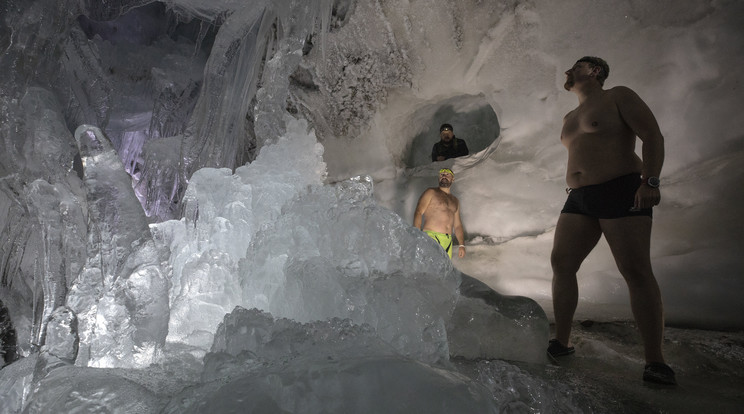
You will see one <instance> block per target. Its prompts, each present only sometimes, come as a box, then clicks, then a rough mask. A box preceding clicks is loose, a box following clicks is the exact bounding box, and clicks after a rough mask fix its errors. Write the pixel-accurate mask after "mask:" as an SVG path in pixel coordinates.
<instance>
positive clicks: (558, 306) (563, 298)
mask: <svg viewBox="0 0 744 414" xmlns="http://www.w3.org/2000/svg"><path fill="white" fill-rule="evenodd" d="M601 236H602V230H601V228H600V226H599V221H598V220H597V219H594V218H591V217H588V216H583V215H580V214H567V213H562V214H561V215H560V217H559V218H558V224H557V225H556V227H555V237H554V239H553V252H552V253H551V255H550V264H551V266H552V267H553V312H554V314H555V338H556V339H557V340H558V341H560V343H561V344H563V345H565V346H569V338H570V336H571V324H572V323H573V316H574V312H575V311H576V305H577V303H578V300H579V288H578V283H577V281H576V272H577V271H578V270H579V267H580V266H581V263H582V262H583V261H584V259H586V256H587V255H589V252H591V251H592V249H593V248H594V246H596V245H597V242H598V241H599V238H600V237H601Z"/></svg>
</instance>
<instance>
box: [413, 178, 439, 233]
mask: <svg viewBox="0 0 744 414" xmlns="http://www.w3.org/2000/svg"><path fill="white" fill-rule="evenodd" d="M433 194H434V192H433V191H432V190H431V188H430V189H428V190H426V191H424V193H423V194H421V197H419V201H418V205H416V212H415V213H414V214H413V227H416V228H417V229H419V230H421V224H422V222H423V220H422V219H423V216H424V212H425V211H426V209H427V208H428V207H429V203H431V197H432V195H433Z"/></svg>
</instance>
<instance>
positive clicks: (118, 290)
mask: <svg viewBox="0 0 744 414" xmlns="http://www.w3.org/2000/svg"><path fill="white" fill-rule="evenodd" d="M52 3H54V4H52ZM143 6H144V7H143ZM741 7H742V6H741V4H738V3H736V2H732V1H723V2H716V1H704V2H672V1H667V0H664V1H661V2H658V3H655V4H644V5H640V4H636V3H627V4H622V5H621V4H612V5H610V4H609V3H608V4H603V3H596V2H591V1H589V0H574V1H571V2H560V3H557V2H549V1H544V0H538V1H529V2H527V1H521V0H513V1H505V2H498V4H497V3H494V2H482V1H478V0H466V1H462V2H449V1H444V2H434V3H432V2H428V1H424V0H411V1H406V2H360V1H354V0H336V1H331V0H316V1H296V0H286V1H285V0H280V1H272V2H268V1H255V2H250V3H249V4H246V2H242V1H237V0H219V1H204V0H167V1H162V2H161V1H150V0H117V1H108V2H78V1H73V0H67V1H59V2H52V1H51V0H34V1H28V2H22V1H17V0H8V1H6V2H4V3H3V5H2V6H0V10H2V16H0V50H2V55H0V69H2V70H3V73H4V74H6V76H4V77H3V78H2V79H0V86H1V88H0V138H1V139H0V146H1V147H2V150H0V234H1V235H2V237H1V238H0V269H2V275H1V276H2V279H1V283H0V305H1V306H2V307H3V312H0V329H1V330H2V331H0V333H5V334H7V333H9V332H11V331H12V332H13V333H14V334H13V335H3V336H0V340H2V341H3V343H2V344H1V345H2V346H3V347H4V348H5V349H12V353H16V355H11V354H8V353H6V357H8V358H9V361H8V362H10V360H12V359H14V358H15V357H16V356H19V357H21V358H20V360H18V361H15V362H13V363H11V364H10V365H7V366H5V367H3V368H2V369H0V390H2V391H1V392H0V406H1V407H3V409H4V410H5V409H7V410H9V411H10V412H22V411H24V410H25V411H26V412H45V411H50V410H59V409H60V407H62V409H68V410H70V411H72V410H90V411H94V410H110V411H117V410H122V411H131V410H135V411H144V412H162V411H166V412H183V411H200V410H204V409H208V408H211V409H216V408H224V409H234V408H245V403H243V404H241V403H242V401H241V399H244V398H249V399H250V401H249V403H248V404H253V407H255V408H256V409H257V410H260V409H265V410H270V411H280V410H284V411H293V412H301V411H302V410H307V411H308V412H310V411H312V410H316V411H317V410H322V409H327V410H329V411H333V410H342V411H348V410H349V407H353V408H354V409H353V410H354V411H364V410H365V409H366V410H374V409H375V408H378V409H384V410H388V409H389V410H395V408H396V407H400V406H401V403H404V404H408V406H417V407H419V408H421V409H426V408H428V407H431V405H436V404H437V403H438V402H442V404H445V406H446V404H450V403H451V404H458V405H459V406H460V407H461V408H462V407H468V409H471V410H475V411H485V412H489V411H499V410H544V411H580V410H581V409H582V408H583V407H584V402H582V401H580V400H581V399H582V398H583V397H584V396H583V395H582V396H580V397H581V398H578V399H577V398H576V396H577V394H576V392H574V391H571V390H570V389H569V388H567V387H565V386H560V385H558V384H556V383H554V382H550V383H547V382H544V381H542V380H540V379H539V378H536V376H535V375H533V374H528V373H526V372H525V371H523V370H521V369H520V368H518V367H517V365H515V364H519V363H520V362H515V361H522V362H521V363H524V361H531V362H530V363H532V364H537V366H541V364H543V362H544V361H541V359H542V358H544V355H542V352H543V349H542V346H543V345H544V342H545V339H546V338H547V335H548V325H547V324H548V319H546V316H547V317H548V318H549V317H550V315H549V313H548V314H547V315H545V314H544V313H543V312H542V311H541V308H540V307H539V306H537V305H536V304H535V302H534V301H532V300H531V299H527V298H526V297H529V298H532V299H538V300H540V301H541V302H540V303H541V304H544V303H546V301H549V297H550V294H549V289H550V287H549V284H550V278H549V274H550V269H548V268H547V267H548V266H547V256H548V253H549V245H550V243H549V242H550V239H551V238H552V226H553V225H554V222H555V215H556V212H557V211H558V209H559V205H560V203H561V202H562V197H563V193H562V191H563V188H562V187H563V183H562V174H563V165H564V163H565V158H564V157H565V154H564V153H563V151H562V149H561V148H560V145H559V144H558V143H557V137H556V136H555V134H556V131H558V130H559V129H560V119H561V116H562V114H563V113H565V111H567V110H569V109H570V108H571V107H572V106H571V105H573V104H574V103H573V102H568V98H567V97H565V96H564V95H562V94H561V92H560V84H559V80H558V79H560V77H561V76H560V75H561V73H562V70H563V69H565V68H564V67H563V66H564V65H566V63H567V62H569V61H570V62H572V61H573V59H575V57H576V56H574V55H584V54H587V53H595V54H598V55H601V56H604V57H606V58H607V59H608V60H609V61H610V62H611V64H612V65H613V73H614V75H613V77H612V78H611V79H610V81H611V82H617V83H619V84H628V85H629V86H632V87H633V88H634V89H637V90H638V91H639V92H640V93H642V95H643V96H644V98H647V102H648V103H649V105H650V106H651V107H652V108H654V112H655V113H656V114H657V116H658V118H659V121H660V124H661V125H662V128H663V129H664V134H665V136H667V137H668V139H669V143H670V145H669V151H668V154H669V156H668V160H667V163H666V167H665V175H666V177H665V180H666V181H665V188H666V190H665V200H664V203H663V204H662V206H660V208H659V214H658V215H657V218H656V219H655V232H654V246H656V247H655V249H656V250H655V251H653V252H652V253H653V254H654V257H653V259H654V260H655V264H657V263H658V265H659V267H658V272H657V273H658V274H659V279H660V284H661V285H662V289H663V291H664V292H665V297H664V300H665V303H666V304H667V315H668V320H671V321H675V322H676V323H683V324H684V323H688V324H693V325H695V326H703V327H722V328H730V327H732V326H739V327H740V326H742V325H741V324H742V322H741V318H740V316H739V315H741V311H742V308H741V301H739V300H738V296H737V292H739V291H740V289H739V288H740V287H741V286H740V285H741V278H740V277H739V275H740V274H741V269H742V268H744V263H743V262H742V258H741V255H740V254H739V252H738V250H737V244H736V243H735V241H737V240H738V239H737V237H738V234H739V233H740V231H739V230H740V229H741V215H740V214H739V210H740V209H741V206H742V204H743V201H742V198H741V195H740V194H739V193H737V192H732V191H730V189H731V188H736V186H737V185H738V183H739V182H740V181H741V180H742V175H741V171H740V169H737V168H735V166H736V165H739V164H740V162H739V161H740V160H741V158H742V149H741V134H740V131H741V128H740V126H741V123H742V119H743V118H741V117H738V116H736V111H737V108H741V106H742V105H741V95H740V94H737V93H736V91H737V87H738V86H737V85H738V83H737V82H738V79H737V77H736V74H735V71H730V70H726V68H727V67H737V65H738V64H739V63H741V60H742V57H741V54H740V53H737V51H738V50H739V49H741V45H742V36H741V31H740V28H739V26H740V22H739V21H738V20H737V19H736V16H738V15H740V12H741ZM661 9H663V10H665V13H658V10H661ZM597 33H601V34H602V35H597ZM604 34H607V35H606V36H605V35H604ZM617 39H620V41H619V42H618V41H616V40H617ZM649 39H652V40H653V41H649ZM612 79H614V80H612ZM440 117H447V118H448V119H446V120H442V119H439V118H440ZM453 120H454V121H453ZM445 121H451V122H455V123H456V124H457V125H456V128H457V130H458V131H462V133H463V136H462V137H463V138H465V139H468V138H469V137H468V136H467V132H466V131H472V132H470V134H472V135H471V137H472V139H473V140H475V141H478V143H479V144H480V148H479V149H480V151H474V153H473V154H472V155H471V156H469V157H464V158H462V159H458V160H455V161H451V162H450V163H447V164H446V165H447V166H450V167H452V168H453V169H454V170H455V171H456V174H457V183H456V185H455V187H456V188H455V190H456V194H457V195H458V197H459V198H460V199H461V201H462V205H463V219H464V222H465V225H466V231H467V233H468V234H469V237H468V240H467V242H468V245H469V246H468V256H467V258H466V260H455V261H454V262H450V261H449V260H447V259H446V258H445V257H444V256H443V255H442V254H441V252H440V251H439V249H438V247H437V246H436V245H435V244H433V243H431V241H430V240H429V239H427V238H426V237H425V236H423V235H421V234H420V232H418V231H416V230H415V229H413V228H412V227H411V226H410V223H411V214H412V212H413V204H414V203H415V201H416V198H417V197H418V195H419V194H420V193H421V191H423V189H424V188H426V187H427V186H429V185H430V182H429V180H430V178H431V176H432V175H433V173H434V172H435V171H436V169H438V168H439V167H440V166H439V165H437V164H434V165H431V164H428V163H426V162H424V161H421V160H423V159H424V158H425V157H423V156H422V154H424V155H425V154H426V153H427V152H428V150H429V149H430V147H431V145H430V144H431V142H429V141H428V140H429V139H430V134H429V132H428V131H430V130H431V129H432V128H436V125H439V124H441V123H442V122H445ZM458 122H459V123H460V124H465V125H460V124H458ZM467 124H472V125H467ZM81 125H88V126H85V127H82V129H81V130H78V133H77V134H75V133H74V132H75V131H76V129H77V128H78V127H79V126H81ZM478 131H485V132H484V133H483V134H482V135H478V134H479V133H478ZM458 134H459V133H458ZM76 138H78V139H80V145H79V146H78V145H76V142H75V139H76ZM469 144H470V142H469ZM83 164H85V166H83ZM204 167H206V168H204ZM349 177H352V178H349ZM598 250H599V251H598V252H597V253H596V254H594V255H593V257H591V258H590V260H588V261H587V263H586V264H585V267H584V268H583V269H582V273H583V274H584V277H583V278H582V283H583V286H582V292H584V294H585V297H582V299H581V302H582V304H581V306H580V308H579V312H584V313H589V314H591V315H594V316H596V315H599V316H600V317H604V318H608V319H612V318H616V317H619V316H618V315H621V316H620V317H622V315H624V314H623V313H622V312H623V309H624V308H626V307H627V305H624V303H625V302H627V298H626V296H625V295H626V294H625V293H624V292H625V289H624V286H623V284H622V280H620V279H619V278H618V277H617V275H615V274H614V264H613V263H612V259H611V256H610V255H609V253H608V252H607V251H606V249H605V250H603V249H601V248H600V249H598ZM464 273H467V274H469V275H471V276H474V277H475V278H477V279H479V280H481V281H483V282H486V283H487V284H488V285H489V286H498V287H499V290H500V291H501V293H503V295H502V294H499V293H496V292H494V291H492V290H490V289H488V288H487V287H485V286H483V285H481V284H480V283H479V282H477V281H476V280H475V279H474V278H470V277H469V276H467V275H465V274H464ZM701 275H704V277H701ZM546 309H548V307H546ZM5 310H7V311H5ZM231 323H232V325H231V326H232V327H233V328H235V329H231V328H228V327H227V326H228V325H229V324H231ZM244 328H245V329H244ZM261 341H264V342H261ZM227 344H229V346H228V345H227ZM450 356H456V357H461V358H455V359H454V360H452V359H450ZM329 358H330V359H329ZM478 358H487V359H486V360H482V361H477V362H476V361H473V359H478ZM493 358H500V359H503V360H498V361H497V360H494V359H493ZM504 360H513V361H512V362H514V364H513V363H512V362H506V361H504ZM636 362H637V361H631V362H630V363H631V364H635V363H636ZM521 366H522V367H524V365H521ZM104 367H107V368H104ZM530 367H531V368H530V369H532V372H533V373H534V372H535V371H534V366H533V365H530ZM391 377H393V378H394V379H395V380H400V381H401V384H398V383H397V382H394V381H391V380H390V378H391ZM386 381H387V382H386ZM284 384H287V385H286V386H285V385H284ZM411 384H415V385H417V386H420V387H419V388H416V389H418V390H420V392H421V393H422V395H428V394H433V395H436V396H437V398H432V399H431V400H426V399H424V398H418V396H415V395H414V396H413V397H410V398H409V397H408V396H407V395H403V394H404V393H403V390H405V389H406V388H405V386H410V385H411ZM245 386H252V387H255V388H253V389H252V391H251V393H250V394H248V393H246V394H244V395H242V396H238V397H235V398H233V396H234V394H235V393H237V392H238V390H243V389H244V388H245ZM321 388H322V389H321ZM432 389H435V390H444V391H442V392H441V394H436V393H435V392H432V391H431V390H432ZM427 393H428V394H427ZM342 395H343V396H344V398H341V397H340V396H342ZM378 396H380V398H378V400H379V401H378V402H377V404H378V405H375V402H374V401H372V399H373V397H374V398H376V397H378ZM384 396H388V397H390V398H389V399H386V398H384ZM439 397H441V398H439ZM590 406H591V405H590ZM439 407H441V406H439ZM595 407H596V406H595ZM599 407H602V406H601V405H600V406H599ZM431 411H436V410H435V409H434V408H432V409H431Z"/></svg>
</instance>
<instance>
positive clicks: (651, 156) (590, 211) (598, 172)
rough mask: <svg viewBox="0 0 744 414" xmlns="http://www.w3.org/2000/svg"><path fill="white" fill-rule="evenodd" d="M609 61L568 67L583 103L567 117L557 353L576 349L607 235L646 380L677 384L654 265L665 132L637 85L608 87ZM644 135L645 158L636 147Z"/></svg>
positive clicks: (557, 255) (556, 250)
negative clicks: (575, 325) (666, 350)
mask: <svg viewBox="0 0 744 414" xmlns="http://www.w3.org/2000/svg"><path fill="white" fill-rule="evenodd" d="M609 70H610V68H609V66H608V65H607V62H605V61H604V60H602V59H600V58H597V57H591V56H587V57H583V58H581V59H579V60H578V61H577V62H576V64H574V65H573V67H571V69H569V70H567V71H566V83H565V85H564V87H565V89H566V90H568V91H570V92H573V93H575V94H576V95H577V97H578V98H579V106H578V107H577V108H576V109H574V110H573V111H571V112H569V113H568V114H566V116H565V117H564V119H563V130H562V131H561V142H562V143H563V145H564V146H565V147H566V148H567V149H568V166H567V167H568V168H567V171H566V183H567V184H568V187H569V189H567V191H568V192H569V195H568V200H567V201H566V204H565V206H564V207H563V210H562V211H561V215H560V217H559V218H558V224H557V225H556V229H555V239H554V241H553V252H552V254H551V258H550V260H551V265H552V268H553V310H554V312H555V339H552V340H551V341H550V343H549V347H548V354H550V355H551V356H553V357H557V356H563V355H569V354H571V353H573V352H574V348H573V347H572V346H570V343H569V342H570V339H569V337H570V333H571V324H572V320H573V316H574V311H575V310H576V306H577V303H578V284H577V281H576V272H577V271H578V270H579V267H580V266H581V263H582V262H583V261H584V259H585V258H586V257H587V255H588V254H589V252H590V251H591V250H592V249H593V248H594V246H595V245H596V244H597V242H598V241H599V238H600V237H601V236H602V235H603V234H604V236H605V239H606V240H607V243H608V244H609V246H610V249H611V251H612V255H613V256H614V258H615V262H616V263H617V266H618V269H619V270H620V273H621V274H622V276H623V278H624V279H625V281H626V283H627V284H628V289H629V292H630V305H631V309H632V311H633V316H634V317H635V320H636V324H637V325H638V330H639V331H640V334H641V337H642V339H643V346H644V353H645V359H646V367H645V369H644V373H643V380H644V381H650V382H656V383H662V384H675V383H676V380H675V376H674V371H672V369H671V368H670V367H669V366H668V365H666V364H665V363H664V357H663V355H662V350H661V348H662V342H663V336H664V314H663V313H664V311H663V306H662V301H661V292H660V290H659V285H658V284H657V282H656V278H655V277H654V274H653V271H652V269H651V259H650V239H651V216H652V209H651V208H652V207H653V206H655V205H657V204H659V201H660V200H661V196H660V193H659V178H658V177H659V174H660V172H661V167H662V164H663V162H664V137H663V136H662V135H661V131H660V130H659V126H658V124H657V122H656V118H655V117H654V115H653V113H652V112H651V110H650V109H649V108H648V106H647V105H646V103H645V102H643V100H642V99H641V98H640V97H639V96H638V95H637V94H636V93H635V92H633V91H632V90H631V89H629V88H626V87H623V86H617V87H614V88H612V89H607V90H604V89H603V88H602V85H603V84H604V80H605V79H606V78H607V75H608V74H609ZM636 136H637V137H638V138H639V139H640V140H641V141H642V157H643V159H642V160H641V159H640V158H639V157H638V156H637V155H636V153H635V144H636Z"/></svg>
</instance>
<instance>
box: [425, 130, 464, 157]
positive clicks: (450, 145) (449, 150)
mask: <svg viewBox="0 0 744 414" xmlns="http://www.w3.org/2000/svg"><path fill="white" fill-rule="evenodd" d="M439 138H440V141H439V142H437V143H436V144H434V147H433V148H432V149H431V160H432V161H444V160H446V159H449V158H455V157H462V156H463V155H468V154H469V153H470V151H468V145H467V144H466V143H465V141H464V140H461V139H460V138H457V137H455V132H454V130H453V129H452V125H450V124H442V126H441V127H439Z"/></svg>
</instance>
